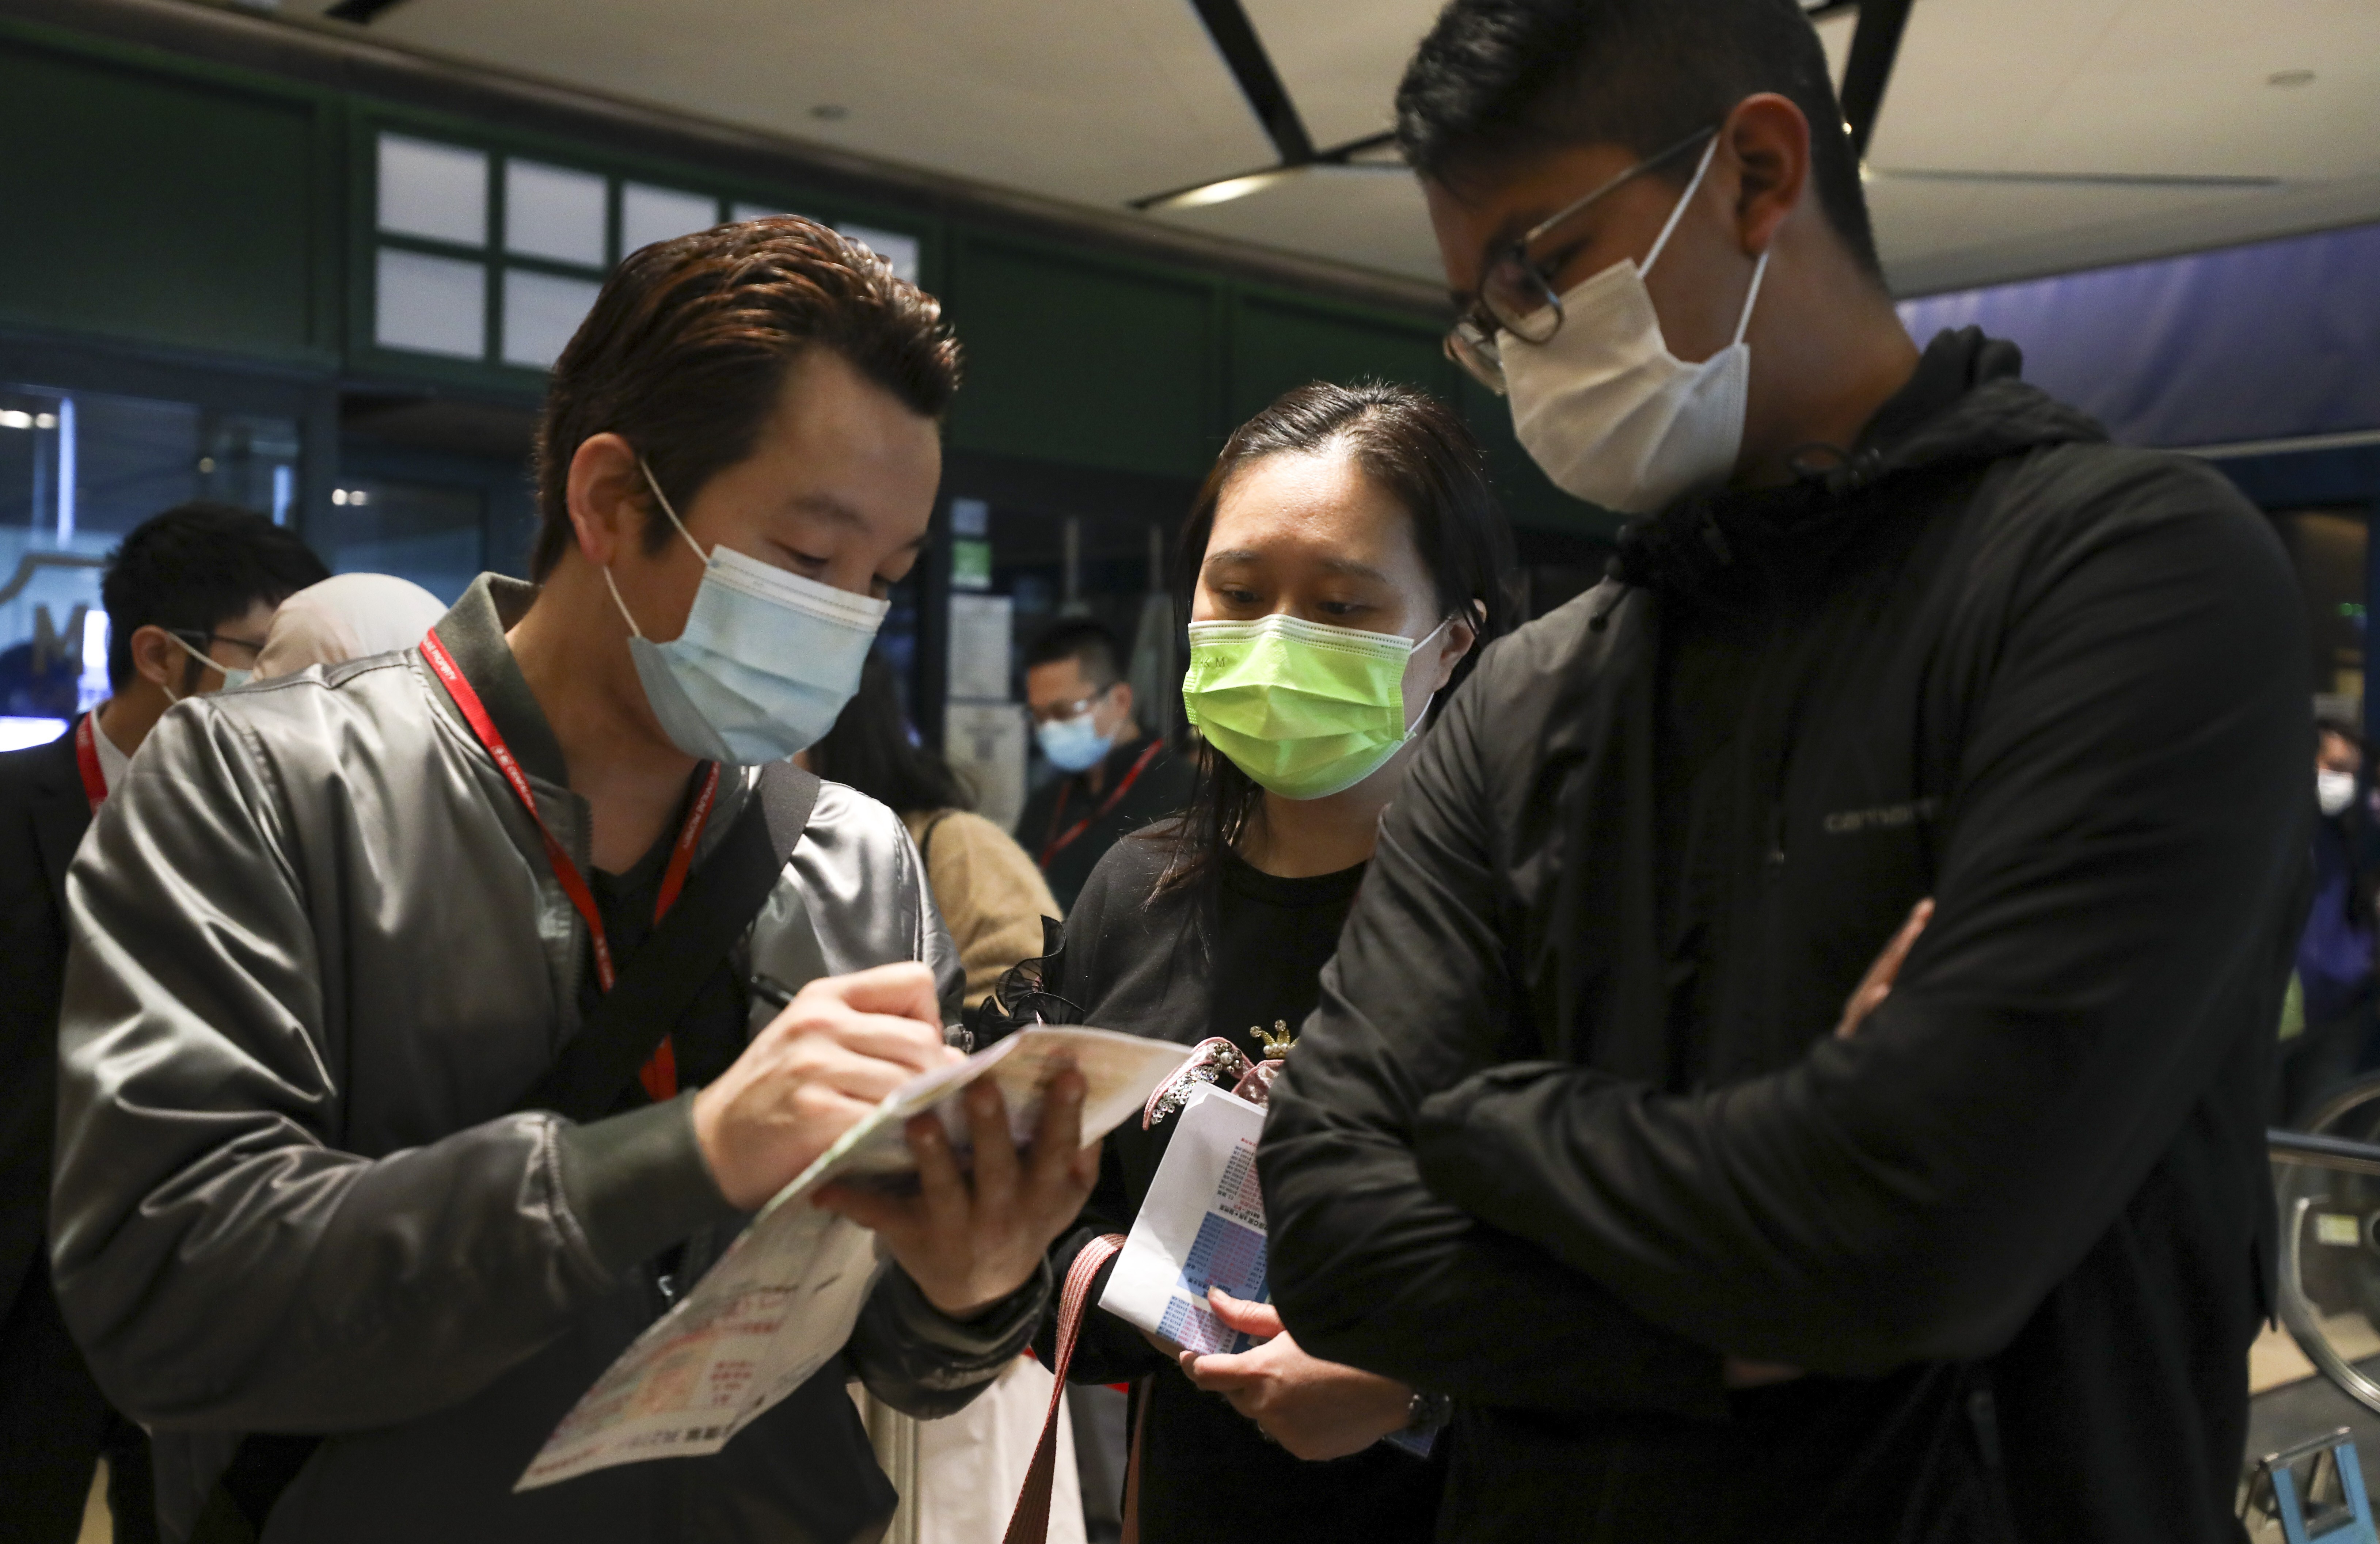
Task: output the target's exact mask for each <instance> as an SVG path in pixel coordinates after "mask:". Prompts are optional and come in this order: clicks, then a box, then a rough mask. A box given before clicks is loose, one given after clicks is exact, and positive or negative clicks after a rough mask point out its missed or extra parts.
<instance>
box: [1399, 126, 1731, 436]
mask: <svg viewBox="0 0 2380 1544" xmlns="http://www.w3.org/2000/svg"><path fill="white" fill-rule="evenodd" d="M1716 133H1718V125H1717V124H1713V125H1711V126H1710V127H1709V128H1697V129H1695V130H1694V132H1693V133H1692V134H1689V135H1687V136H1686V137H1685V138H1684V139H1682V140H1679V141H1678V142H1677V143H1676V144H1673V145H1670V146H1667V147H1665V148H1663V149H1661V150H1658V151H1656V152H1653V153H1652V154H1651V155H1648V156H1646V157H1645V159H1644V160H1642V161H1639V162H1637V163H1636V164H1634V165H1633V166H1631V167H1629V168H1628V169H1627V170H1626V171H1624V172H1621V174H1620V175H1619V176H1615V177H1613V178H1611V179H1610V180H1609V181H1608V182H1606V183H1604V184H1603V185H1602V186H1601V187H1599V188H1596V189H1595V190H1594V191H1592V192H1590V193H1588V194H1587V195H1586V196H1585V197H1584V198H1581V199H1578V200H1575V201H1573V202H1570V203H1566V204H1564V205H1563V206H1562V207H1561V208H1560V209H1558V210H1555V211H1554V212H1553V213H1551V214H1548V215H1547V216H1546V217H1545V218H1544V219H1542V220H1540V221H1538V222H1537V223H1536V225H1531V226H1530V227H1529V228H1528V229H1527V230H1524V231H1523V232H1522V233H1521V234H1520V236H1519V237H1518V238H1517V239H1515V240H1514V241H1513V242H1512V244H1511V245H1510V246H1508V247H1506V248H1505V249H1503V250H1502V251H1500V252H1498V253H1496V254H1495V255H1493V256H1491V257H1490V258H1489V259H1488V262H1487V265H1486V266H1485V267H1483V268H1482V269H1481V270H1480V273H1479V292H1478V298H1477V299H1475V300H1474V301H1473V302H1472V306H1471V310H1470V311H1469V313H1468V314H1466V315H1465V316H1464V317H1463V320H1462V321H1460V322H1456V323H1455V324H1454V326H1453V327H1452V328H1451V330H1450V331H1449V332H1448V333H1447V334H1446V357H1447V358H1448V359H1452V360H1453V361H1454V362H1455V363H1456V364H1459V365H1461V366H1462V367H1463V369H1464V370H1465V371H1469V372H1470V374H1471V378H1472V379H1473V380H1475V381H1476V382H1478V383H1480V384H1481V385H1483V386H1485V387H1487V388H1488V390H1489V391H1491V392H1494V393H1495V394H1496V395H1499V396H1501V395H1504V359H1503V355H1502V353H1501V351H1500V346H1499V345H1498V344H1497V342H1496V334H1498V333H1499V332H1505V333H1510V334H1512V335H1513V336H1514V337H1516V338H1519V339H1520V340H1521V341H1522V342H1523V343H1531V344H1543V343H1550V342H1551V341H1553V335H1554V334H1556V333H1559V332H1560V331H1561V324H1562V303H1561V297H1560V295H1559V294H1557V293H1555V291H1554V286H1553V275H1552V274H1550V273H1548V272H1547V270H1546V268H1545V267H1544V265H1542V264H1541V263H1538V262H1536V261H1531V259H1530V257H1529V249H1530V248H1531V247H1533V246H1535V245H1536V243H1537V242H1538V241H1540V240H1541V239H1543V238H1544V237H1545V236H1546V234H1547V233H1548V232H1549V231H1551V230H1552V229H1553V228H1554V227H1555V226H1557V225H1560V224H1561V223H1562V222H1563V221H1565V220H1568V219H1569V218H1570V217H1571V216H1572V215H1573V214H1576V213H1578V212H1579V211H1581V210H1583V209H1585V208H1586V207H1587V206H1588V205H1589V204H1592V203H1594V202H1595V201H1597V200H1598V199H1600V198H1602V197H1603V196H1604V195H1605V194H1606V193H1609V192H1611V191H1612V190H1613V189H1615V188H1620V187H1621V186H1623V185H1624V184H1627V183H1630V182H1633V181H1634V180H1635V179H1636V178H1638V177H1640V176H1644V175H1645V173H1646V172H1649V171H1652V170H1654V169H1655V168H1657V167H1659V166H1662V165H1666V164H1668V163H1670V162H1671V161H1674V160H1676V159H1677V158H1678V157H1679V156H1681V155H1683V154H1685V153H1686V152H1688V151H1690V150H1692V149H1694V147H1695V146H1696V145H1699V144H1701V143H1702V142H1703V141H1704V140H1707V139H1709V138H1710V137H1711V136H1712V135H1714V134H1716Z"/></svg>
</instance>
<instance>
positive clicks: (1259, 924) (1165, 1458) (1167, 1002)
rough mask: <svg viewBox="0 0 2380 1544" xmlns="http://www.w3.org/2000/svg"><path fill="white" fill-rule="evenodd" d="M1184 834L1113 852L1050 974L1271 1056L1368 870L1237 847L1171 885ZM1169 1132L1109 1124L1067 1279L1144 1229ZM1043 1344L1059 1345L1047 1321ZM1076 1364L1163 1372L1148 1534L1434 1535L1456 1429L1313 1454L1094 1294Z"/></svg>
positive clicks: (1187, 1030) (1169, 1029) (1097, 1020)
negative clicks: (1208, 875) (1300, 1455)
mask: <svg viewBox="0 0 2380 1544" xmlns="http://www.w3.org/2000/svg"><path fill="white" fill-rule="evenodd" d="M1171 847H1172V843H1171V841H1170V840H1169V839H1168V837H1167V835H1166V834H1165V832H1164V830H1162V829H1160V832H1159V833H1151V834H1147V835H1144V836H1141V837H1137V838H1134V839H1130V840H1126V841H1123V842H1121V843H1118V844H1117V845H1116V846H1115V847H1114V849H1113V850H1112V851H1111V852H1110V853H1109V855H1108V856H1107V857H1106V858H1105V859H1104V860H1102V861H1101V863H1100V864H1099V868H1098V869H1097V870H1095V871H1094V872H1093V873H1092V875H1091V877H1090V881H1089V883H1087V885H1085V886H1084V889H1083V893H1082V895H1081V897H1080V899H1079V901H1078V902H1077V904H1076V906H1075V909H1074V911H1073V912H1072V913H1071V914H1070V915H1069V917H1068V918H1067V922H1066V946H1065V950H1064V953H1063V954H1062V956H1061V957H1060V960H1059V962H1058V965H1057V967H1056V969H1055V970H1053V972H1052V980H1053V985H1055V986H1057V988H1058V990H1060V991H1062V993H1063V995H1065V996H1066V997H1067V998H1069V999H1070V1000H1072V1001H1073V1002H1075V1003H1079V1004H1081V1006H1082V1007H1083V1008H1084V1010H1085V1021H1086V1022H1087V1023H1090V1024H1094V1025H1097V1026H1099V1027H1101V1028H1105V1029H1120V1030H1123V1031H1126V1032H1128V1033H1132V1034H1138V1035H1148V1036H1153V1037H1156V1038H1158V1039H1170V1040H1173V1041H1176V1042H1178V1043H1180V1044H1182V1045H1184V1046H1185V1047H1186V1046H1190V1045H1195V1044H1196V1043H1197V1042H1198V1041H1200V1040H1203V1039H1207V1038H1208V1037H1209V1036H1220V1037H1222V1038H1223V1039H1229V1040H1230V1041H1232V1042H1233V1044H1234V1045H1237V1046H1238V1047H1239V1048H1240V1049H1241V1050H1243V1051H1245V1052H1247V1053H1248V1054H1249V1055H1250V1056H1251V1057H1261V1056H1262V1055H1263V1054H1264V1046H1263V1042H1262V1041H1261V1040H1260V1039H1259V1038H1258V1031H1259V1030H1260V1029H1266V1030H1269V1029H1273V1028H1274V1027H1275V1026H1277V1025H1280V1026H1285V1027H1288V1028H1290V1029H1295V1028H1296V1027H1298V1026H1299V1025H1300V1024H1302V1023H1303V1022H1305V1016H1306V1015H1307V1014H1309V1013H1311V1012H1312V1011H1313V1009H1314V1005H1315V1003H1316V1001H1317V999H1318V997H1319V995H1320V991H1321V981H1320V977H1321V973H1322V967H1323V965H1324V963H1325V962H1327V961H1328V960H1329V959H1330V955H1331V954H1332V953H1333V952H1334V951H1335V950H1336V949H1337V947H1338V942H1339V930H1340V927H1341V925H1342V923H1343V922H1344V921H1345V920H1346V918H1347V911H1348V908H1349V906H1352V905H1353V904H1354V898H1355V890H1356V887H1357V885H1358V884H1360V883H1361V882H1362V880H1363V877H1364V870H1363V869H1362V868H1361V867H1360V866H1359V867H1357V868H1354V869H1343V870H1342V871H1340V872H1338V873H1335V874H1320V875H1317V876H1315V877H1313V878H1310V879H1281V878H1278V877H1276V876H1273V875H1270V874H1266V873H1262V872H1259V871H1258V870H1257V869H1254V868H1251V867H1250V866H1249V865H1248V864H1247V863H1245V862H1244V861H1242V860H1241V859H1240V858H1238V857H1233V856H1230V855H1226V856H1225V857H1224V859H1223V862H1222V865H1221V869H1220V873H1219V874H1218V875H1217V876H1216V878H1215V881H1213V882H1212V883H1210V884H1208V885H1206V886H1204V887H1202V888H1200V889H1198V890H1196V891H1191V892H1186V893H1185V892H1173V893H1170V894H1157V893H1156V889H1157V881H1158V879H1159V876H1160V874H1161V873H1162V872H1163V871H1164V869H1165V866H1166V859H1167V857H1168V855H1169V853H1170V850H1171ZM1290 1054H1291V1056H1292V1057H1293V1058H1294V1056H1295V1055H1296V1052H1295V1051H1294V1050H1293V1051H1292V1052H1290ZM1171 1134H1172V1124H1171V1123H1170V1122H1168V1123H1164V1124H1160V1125H1159V1126H1158V1127H1157V1128H1156V1129H1155V1130H1153V1131H1143V1130H1142V1129H1141V1128H1140V1123H1139V1121H1138V1120H1137V1119H1131V1120H1127V1121H1125V1122H1124V1124H1123V1125H1122V1126H1120V1127H1118V1128H1117V1130H1116V1131H1115V1132H1114V1133H1113V1134H1112V1135H1111V1136H1110V1137H1109V1138H1108V1142H1107V1147H1106V1149H1105V1152H1104V1153H1103V1155H1102V1157H1101V1160H1100V1173H1099V1185H1098V1188H1097V1189H1096V1190H1095V1191H1094V1192H1093V1194H1092V1197H1091V1200H1090V1204H1089V1205H1088V1206H1087V1207H1086V1208H1085V1209H1084V1213H1083V1218H1082V1222H1081V1223H1080V1224H1078V1226H1077V1227H1076V1228H1075V1229H1074V1230H1072V1231H1070V1232H1069V1233H1068V1234H1066V1236H1065V1237H1064V1238H1062V1240H1061V1241H1060V1242H1059V1245H1058V1246H1057V1248H1056V1249H1055V1250H1054V1251H1053V1252H1052V1264H1053V1267H1054V1268H1055V1269H1056V1270H1057V1271H1058V1272H1059V1273H1060V1275H1061V1276H1062V1275H1063V1273H1064V1271H1065V1270H1066V1269H1067V1268H1068V1267H1069V1266H1070V1265H1071V1264H1072V1263H1073V1260H1074V1256H1075V1251H1076V1250H1078V1249H1080V1248H1081V1247H1082V1246H1084V1245H1085V1244H1086V1243H1087V1242H1088V1241H1089V1240H1090V1239H1092V1238H1096V1237H1097V1236H1099V1234H1103V1233H1124V1232H1128V1231H1130V1228H1131V1226H1132V1219H1133V1217H1134V1215H1135V1213H1136V1212H1137V1211H1138V1210H1140V1203H1141V1201H1142V1199H1143V1198H1145V1197H1146V1196H1147V1193H1148V1185H1149V1182H1150V1180H1151V1179H1152V1178H1153V1177H1154V1175H1155V1173H1156V1171H1157V1165H1158V1163H1159V1162H1160V1161H1161V1160H1162V1159H1163V1157H1164V1155H1165V1143H1166V1140H1167V1138H1168V1137H1170V1136H1171ZM1100 1285H1101V1288H1102V1290H1103V1289H1104V1283H1100ZM1092 1301H1093V1303H1094V1305H1096V1303H1097V1301H1098V1294H1097V1293H1096V1292H1095V1293H1094V1294H1093V1295H1092ZM1040 1349H1041V1352H1042V1355H1043V1356H1044V1358H1045V1359H1046V1358H1047V1357H1048V1356H1049V1355H1050V1344H1049V1343H1048V1340H1047V1338H1046V1336H1045V1338H1044V1340H1043V1341H1042V1342H1041V1343H1040ZM1069 1376H1070V1378H1071V1379H1072V1380H1074V1381H1076V1382H1086V1383H1094V1382H1096V1383H1107V1382H1116V1381H1121V1380H1126V1379H1139V1378H1146V1379H1147V1380H1148V1382H1147V1395H1146V1397H1145V1398H1136V1399H1135V1409H1136V1410H1138V1411H1139V1413H1140V1417H1139V1418H1140V1419H1141V1420H1142V1421H1144V1422H1145V1423H1146V1428H1145V1430H1144V1431H1143V1432H1141V1433H1138V1434H1136V1436H1135V1440H1136V1441H1139V1442H1140V1444H1141V1462H1140V1531H1139V1537H1140V1538H1141V1539H1142V1540H1143V1544H1176V1541H1179V1544H1259V1541H1270V1540H1276V1539H1278V1540H1281V1541H1283V1544H1289V1541H1293V1540H1294V1541H1296V1544H1327V1541H1329V1540H1333V1539H1347V1540H1351V1541H1352V1540H1359V1539H1360V1540H1364V1541H1366V1544H1374V1541H1388V1544H1394V1541H1398V1540H1406V1539H1411V1540H1423V1539H1427V1538H1431V1537H1432V1531H1433V1527H1434V1524H1435V1519H1436V1517H1437V1514H1438V1500H1439V1490H1440V1489H1441V1487H1442V1485H1443V1483H1444V1471H1445V1464H1444V1461H1443V1456H1442V1454H1443V1449H1444V1444H1440V1456H1439V1457H1437V1458H1433V1459H1432V1460H1430V1461H1427V1462H1425V1461H1423V1460H1421V1459H1417V1458H1415V1457H1413V1456H1411V1455H1409V1454H1407V1453H1403V1452H1401V1451H1398V1450H1395V1449H1391V1448H1389V1447H1386V1446H1384V1445H1380V1444H1375V1445H1374V1446H1373V1447H1371V1448H1370V1449H1368V1450H1366V1451H1365V1452H1363V1453H1356V1454H1354V1455H1353V1456H1352V1457H1347V1458H1342V1459H1336V1460H1333V1461H1331V1462H1329V1463H1320V1464H1309V1463H1304V1462H1301V1461H1300V1460H1298V1459H1296V1458H1293V1457H1292V1456H1291V1455H1290V1454H1289V1453H1288V1452H1286V1451H1285V1450H1284V1449H1282V1448H1281V1447H1279V1446H1277V1445H1275V1444H1274V1443H1272V1442H1270V1441H1267V1440H1266V1439H1265V1438H1264V1437H1263V1435H1262V1434H1261V1433H1259V1432H1258V1431H1257V1428H1256V1426H1255V1424H1254V1423H1253V1422H1251V1421H1249V1420H1248V1419H1247V1418H1246V1417H1245V1416H1242V1415H1240V1413H1239V1412H1238V1411H1236V1410H1234V1409H1233V1408H1232V1406H1231V1404H1229V1403H1228V1402H1227V1401H1225V1400H1224V1399H1223V1398H1222V1397H1221V1396H1220V1395H1217V1394H1210V1393H1207V1392H1202V1391H1201V1390H1199V1389H1198V1388H1197V1387H1196V1385H1195V1384H1193V1383H1192V1382H1191V1381H1190V1380H1188V1379H1187V1378H1185V1377H1184V1376H1183V1374H1182V1372H1181V1370H1180V1369H1179V1368H1176V1367H1174V1366H1173V1365H1172V1363H1171V1362H1170V1361H1169V1360H1168V1359H1167V1358H1165V1357H1163V1356H1160V1355H1159V1354H1158V1353H1157V1352H1155V1351H1154V1350H1152V1349H1151V1348H1150V1347H1149V1345H1148V1343H1147V1342H1146V1341H1144V1340H1142V1339H1141V1337H1140V1334H1139V1332H1138V1331H1135V1330H1134V1329H1133V1328H1132V1327H1131V1326H1130V1325H1128V1324H1125V1323H1124V1322H1123V1320H1121V1319H1116V1318H1114V1317H1113V1316H1111V1315H1108V1314H1103V1313H1101V1312H1100V1311H1099V1309H1098V1308H1097V1307H1096V1306H1094V1307H1092V1308H1091V1309H1090V1311H1089V1312H1088V1313H1087V1315H1086V1316H1085V1319H1084V1324H1083V1332H1082V1338H1081V1340H1080V1341H1079V1342H1078V1343H1077V1344H1076V1349H1075V1361H1074V1365H1073V1367H1072V1368H1070V1369H1069Z"/></svg>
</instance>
